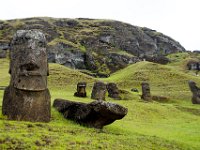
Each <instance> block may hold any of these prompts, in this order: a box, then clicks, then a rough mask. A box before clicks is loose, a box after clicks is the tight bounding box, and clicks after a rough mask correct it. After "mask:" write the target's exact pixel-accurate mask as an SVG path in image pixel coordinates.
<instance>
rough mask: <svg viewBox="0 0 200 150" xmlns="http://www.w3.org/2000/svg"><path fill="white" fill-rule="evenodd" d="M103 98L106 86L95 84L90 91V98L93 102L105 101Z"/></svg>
mask: <svg viewBox="0 0 200 150" xmlns="http://www.w3.org/2000/svg"><path fill="white" fill-rule="evenodd" d="M105 97H106V84H105V83H103V82H100V81H98V82H95V83H94V86H93V89H92V94H91V98H92V99H95V100H105Z"/></svg>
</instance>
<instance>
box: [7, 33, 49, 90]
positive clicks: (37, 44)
mask: <svg viewBox="0 0 200 150" xmlns="http://www.w3.org/2000/svg"><path fill="white" fill-rule="evenodd" d="M34 32H36V31H34V30H28V31H25V30H18V31H17V33H16V34H15V35H14V38H13V41H12V45H13V46H12V47H11V53H10V56H11V62H10V73H11V84H13V86H14V87H15V88H17V89H20V90H28V91H41V90H45V89H47V75H48V63H47V53H46V39H45V36H44V35H43V34H42V33H41V34H40V33H39V34H38V32H37V34H34Z"/></svg>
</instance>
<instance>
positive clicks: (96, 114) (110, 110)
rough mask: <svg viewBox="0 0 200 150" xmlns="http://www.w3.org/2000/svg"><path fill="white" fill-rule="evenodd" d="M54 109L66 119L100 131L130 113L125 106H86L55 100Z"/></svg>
mask: <svg viewBox="0 0 200 150" xmlns="http://www.w3.org/2000/svg"><path fill="white" fill-rule="evenodd" d="M53 107H55V108H56V109H57V110H58V111H59V112H60V113H62V114H63V115H64V117H65V118H66V119H71V120H74V121H76V122H77V123H79V124H82V125H86V126H88V127H94V128H100V129H101V128H103V126H105V125H108V124H111V123H113V122H114V121H115V120H119V119H122V118H123V117H124V116H125V115H126V114H127V112H128V109H127V108H124V107H123V106H120V105H118V104H114V103H110V102H105V101H93V102H91V103H88V104H86V103H80V102H73V101H69V100H63V99H55V100H54V103H53Z"/></svg>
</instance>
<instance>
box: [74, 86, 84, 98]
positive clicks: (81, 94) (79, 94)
mask: <svg viewBox="0 0 200 150" xmlns="http://www.w3.org/2000/svg"><path fill="white" fill-rule="evenodd" d="M74 96H77V97H86V96H87V94H86V82H79V83H78V84H77V92H76V93H74Z"/></svg>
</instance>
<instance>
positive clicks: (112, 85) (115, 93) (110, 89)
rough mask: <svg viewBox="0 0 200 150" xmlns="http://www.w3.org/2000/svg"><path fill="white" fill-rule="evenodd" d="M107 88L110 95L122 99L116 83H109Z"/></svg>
mask: <svg viewBox="0 0 200 150" xmlns="http://www.w3.org/2000/svg"><path fill="white" fill-rule="evenodd" d="M107 90H108V97H111V98H114V99H116V100H120V99H121V97H120V92H119V89H118V87H117V85H116V84H115V83H108V84H107Z"/></svg>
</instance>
